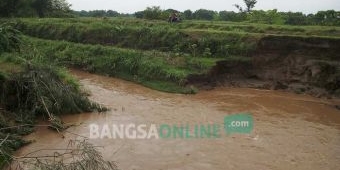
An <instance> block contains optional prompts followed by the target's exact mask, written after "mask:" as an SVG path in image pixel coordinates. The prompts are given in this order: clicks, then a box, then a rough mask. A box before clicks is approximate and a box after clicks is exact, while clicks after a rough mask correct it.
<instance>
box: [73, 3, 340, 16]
mask: <svg viewBox="0 0 340 170" xmlns="http://www.w3.org/2000/svg"><path fill="white" fill-rule="evenodd" d="M67 1H68V2H69V3H71V4H72V9H74V10H95V9H104V10H109V9H111V10H115V11H118V12H121V13H133V12H136V11H141V10H144V9H145V8H146V7H148V6H160V7H161V8H162V9H168V8H172V9H177V10H180V11H184V10H186V9H191V10H192V11H195V10H197V9H200V8H204V9H210V10H215V11H222V10H228V11H231V10H234V11H235V10H236V8H235V7H233V4H243V0H67ZM257 2H258V3H257V4H256V7H255V9H263V10H268V9H278V10H279V11H294V12H295V11H301V12H303V13H315V12H317V11H320V10H328V9H334V10H337V11H340V0H257Z"/></svg>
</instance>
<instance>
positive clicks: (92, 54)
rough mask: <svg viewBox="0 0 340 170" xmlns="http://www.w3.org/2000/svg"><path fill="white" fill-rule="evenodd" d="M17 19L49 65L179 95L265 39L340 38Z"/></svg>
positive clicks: (329, 31)
mask: <svg viewBox="0 0 340 170" xmlns="http://www.w3.org/2000/svg"><path fill="white" fill-rule="evenodd" d="M16 20H17V24H16V28H18V29H19V30H20V31H22V32H23V33H24V34H26V35H28V36H31V37H36V38H41V39H35V38H31V37H27V38H26V39H27V41H28V42H30V43H31V45H33V46H34V47H35V48H36V49H37V51H39V55H41V56H44V57H46V59H48V60H49V62H50V61H53V62H57V63H60V64H62V65H66V66H76V67H79V68H82V69H85V70H88V71H91V72H96V73H101V74H106V75H111V76H117V77H121V78H125V79H128V80H132V81H135V82H139V83H141V84H144V85H146V86H148V87H151V88H155V89H157V90H163V91H167V92H180V93H192V92H195V89H192V88H190V87H186V88H185V87H184V86H185V85H186V77H188V76H189V75H192V74H205V73H207V72H209V70H210V69H211V68H212V67H213V66H214V65H215V64H214V63H215V62H216V61H219V60H233V61H235V60H236V61H239V62H250V61H251V56H252V55H253V54H254V53H255V52H256V50H257V44H258V42H259V41H260V40H261V39H262V38H264V37H267V36H271V37H274V38H277V39H281V38H282V37H284V38H285V40H286V39H287V37H288V39H293V40H294V39H300V40H301V39H313V40H314V39H323V40H325V39H326V40H327V39H339V38H340V27H330V26H286V25H265V24H254V23H245V22H243V23H239V22H238V23H234V22H220V21H216V22H211V21H184V22H182V23H176V24H169V23H167V22H165V21H150V20H142V19H132V18H67V19H55V18H45V19H16ZM48 40H52V41H48ZM65 41H66V42H65ZM27 51H28V52H30V50H29V49H28V50H27ZM30 53H31V52H30Z"/></svg>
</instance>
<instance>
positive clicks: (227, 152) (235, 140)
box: [17, 71, 340, 169]
mask: <svg viewBox="0 0 340 170" xmlns="http://www.w3.org/2000/svg"><path fill="white" fill-rule="evenodd" d="M72 73H73V74H75V75H76V76H77V77H78V78H79V79H80V81H81V84H82V85H83V86H84V88H85V89H87V90H88V91H89V92H90V93H91V95H92V96H91V98H92V100H94V101H96V102H98V103H101V104H103V105H105V106H107V107H109V108H111V111H110V112H108V113H107V114H90V113H87V114H79V115H68V116H64V117H63V120H64V121H65V122H67V123H72V124H76V125H77V126H73V127H71V128H69V129H68V131H69V132H72V133H75V134H79V135H82V136H89V124H91V123H96V124H105V123H107V124H113V123H116V124H125V123H126V124H128V123H136V124H139V123H143V124H164V123H166V124H180V123H190V124H195V123H212V122H217V123H221V124H222V123H223V118H224V116H226V115H229V114H234V113H240V112H250V113H252V115H253V116H254V130H253V132H252V133H251V134H249V135H231V136H223V137H221V138H219V139H167V140H164V139H158V140H157V139H151V140H131V139H115V140H114V139H95V140H90V142H91V143H94V144H95V145H98V146H103V148H102V149H100V151H101V152H102V153H103V156H104V158H105V159H107V160H111V161H115V162H116V163H117V165H118V166H119V168H121V169H336V168H337V165H338V162H339V161H340V111H339V110H337V109H336V108H335V107H334V105H335V104H339V101H337V100H324V99H318V98H313V97H310V96H305V95H296V94H291V93H286V92H279V91H267V90H256V89H246V88H244V89H243V88H217V89H214V90H211V91H201V92H199V93H198V94H197V95H179V94H168V93H162V92H158V91H154V90H151V89H148V88H145V87H142V86H140V85H136V84H134V83H131V82H127V81H123V80H120V79H115V78H108V77H104V76H98V75H93V74H88V73H84V72H79V71H72ZM75 138H78V139H81V137H80V136H75V135H73V134H71V133H65V134H64V138H63V137H62V136H61V135H60V134H57V133H54V132H52V131H50V130H48V129H47V128H46V127H38V128H37V130H36V132H34V133H32V134H31V135H29V136H27V137H26V139H32V140H35V141H36V142H34V143H32V144H30V145H28V146H26V147H23V148H22V149H20V150H19V151H18V152H17V155H24V154H26V153H29V152H31V151H34V150H38V149H44V148H45V149H52V148H65V146H66V145H67V143H68V142H69V140H70V139H75ZM36 154H38V155H39V154H40V155H46V154H53V153H50V151H42V152H38V153H36Z"/></svg>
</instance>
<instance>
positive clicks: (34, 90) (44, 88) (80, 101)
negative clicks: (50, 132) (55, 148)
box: [0, 58, 105, 167]
mask: <svg viewBox="0 0 340 170" xmlns="http://www.w3.org/2000/svg"><path fill="white" fill-rule="evenodd" d="M1 64H5V63H4V61H3V58H1ZM14 65H16V67H17V68H20V69H21V70H20V71H17V72H14V73H13V72H9V71H8V70H6V69H3V68H0V138H1V139H2V142H1V145H0V167H1V165H3V164H5V163H6V162H7V161H8V160H9V159H10V155H11V153H12V152H13V151H14V150H16V149H18V148H19V147H20V146H22V145H24V144H26V143H27V142H25V141H23V140H22V139H21V135H26V134H29V133H31V132H32V128H33V126H34V125H35V120H36V119H37V118H41V117H45V118H46V119H48V120H49V121H50V123H51V124H50V128H52V129H54V130H57V131H62V130H63V129H64V128H66V126H65V125H64V124H63V122H62V121H61V120H60V119H59V116H60V115H61V114H69V113H82V112H92V111H94V110H97V111H99V112H101V111H105V108H102V107H101V106H100V105H98V104H96V103H93V102H91V101H90V100H89V99H88V98H87V95H86V94H85V93H83V92H81V91H80V89H79V87H78V86H77V83H76V82H75V81H74V80H73V79H71V78H70V77H69V76H68V75H67V74H65V72H64V71H61V70H60V69H58V68H54V67H50V66H44V65H38V64H27V63H26V64H21V65H17V64H14ZM72 82H73V83H72Z"/></svg>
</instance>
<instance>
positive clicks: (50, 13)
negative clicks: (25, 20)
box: [0, 0, 71, 17]
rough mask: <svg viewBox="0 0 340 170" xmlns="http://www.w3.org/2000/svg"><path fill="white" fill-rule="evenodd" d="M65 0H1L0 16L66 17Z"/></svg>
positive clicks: (68, 9)
mask: <svg viewBox="0 0 340 170" xmlns="http://www.w3.org/2000/svg"><path fill="white" fill-rule="evenodd" d="M70 12H71V10H70V4H69V3H67V2H66V0H1V1H0V17H14V16H15V17H37V16H39V17H68V16H71V15H70Z"/></svg>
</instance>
